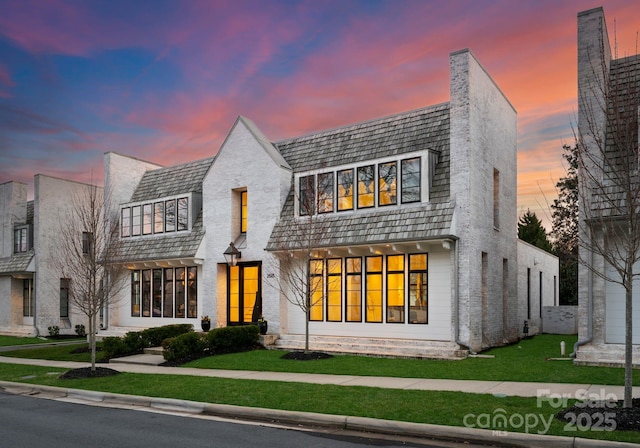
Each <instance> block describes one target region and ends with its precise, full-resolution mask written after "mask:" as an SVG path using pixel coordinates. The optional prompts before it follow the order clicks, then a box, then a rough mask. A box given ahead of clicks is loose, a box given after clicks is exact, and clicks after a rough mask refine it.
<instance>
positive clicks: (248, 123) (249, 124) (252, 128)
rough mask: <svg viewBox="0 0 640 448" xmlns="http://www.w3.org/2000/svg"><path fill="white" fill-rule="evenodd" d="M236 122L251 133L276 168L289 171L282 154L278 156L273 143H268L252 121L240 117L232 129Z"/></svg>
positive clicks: (278, 153)
mask: <svg viewBox="0 0 640 448" xmlns="http://www.w3.org/2000/svg"><path fill="white" fill-rule="evenodd" d="M238 122H240V123H242V124H244V125H245V127H246V128H247V129H248V130H249V132H251V135H253V137H254V138H255V139H256V141H257V142H258V143H260V145H261V146H262V148H263V149H264V150H265V152H266V153H267V154H269V156H270V157H271V158H272V159H273V161H274V162H275V163H276V164H277V165H278V166H281V167H283V168H287V169H291V167H290V166H289V164H288V163H287V161H286V160H285V159H284V157H282V154H280V152H278V150H277V149H276V148H275V147H274V146H273V143H271V142H270V141H269V139H267V138H266V137H265V136H264V134H263V133H262V131H260V129H258V127H257V126H256V125H255V124H254V123H253V121H251V120H249V119H248V118H246V117H243V116H242V115H241V116H239V117H238V119H237V120H236V123H235V124H234V127H235V126H236V125H237V124H238ZM222 147H224V144H223V145H222Z"/></svg>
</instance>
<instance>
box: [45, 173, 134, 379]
mask: <svg viewBox="0 0 640 448" xmlns="http://www.w3.org/2000/svg"><path fill="white" fill-rule="evenodd" d="M70 203H71V207H70V208H69V209H68V210H69V211H68V212H67V213H66V214H65V215H64V216H61V217H60V225H61V226H60V227H61V228H60V233H59V235H60V239H59V243H58V246H57V248H56V261H55V263H56V265H57V266H56V268H57V270H58V271H59V272H60V274H61V276H62V277H61V278H63V279H65V281H66V285H65V286H66V287H67V288H68V301H69V305H70V307H73V309H74V310H77V311H79V312H80V313H82V314H84V315H85V316H86V317H87V319H88V323H89V328H88V335H89V346H90V348H91V370H95V363H96V331H97V329H98V317H99V316H100V312H101V311H102V310H104V309H106V307H107V305H108V304H109V303H115V299H114V298H115V297H117V292H118V291H120V290H121V289H122V288H123V287H124V281H123V278H124V277H125V276H123V275H120V274H121V272H122V271H123V270H124V267H123V266H122V265H121V264H118V263H116V262H115V255H116V253H117V251H118V246H119V241H120V239H119V238H118V226H117V223H118V221H117V220H111V219H107V218H108V213H109V210H111V208H110V207H109V206H108V198H105V194H104V191H103V189H102V188H100V187H98V186H95V185H87V186H86V188H83V189H82V192H81V193H78V194H76V195H74V196H73V197H71V198H70Z"/></svg>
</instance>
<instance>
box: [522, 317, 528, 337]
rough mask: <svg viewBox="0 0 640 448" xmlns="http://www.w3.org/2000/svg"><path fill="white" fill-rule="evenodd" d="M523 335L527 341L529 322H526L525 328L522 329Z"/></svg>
mask: <svg viewBox="0 0 640 448" xmlns="http://www.w3.org/2000/svg"><path fill="white" fill-rule="evenodd" d="M522 334H523V335H524V338H523V339H527V338H528V337H529V322H528V321H526V320H525V321H524V327H522Z"/></svg>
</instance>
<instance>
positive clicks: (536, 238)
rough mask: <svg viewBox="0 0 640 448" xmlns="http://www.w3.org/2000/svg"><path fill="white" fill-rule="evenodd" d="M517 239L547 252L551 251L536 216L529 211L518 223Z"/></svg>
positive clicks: (544, 232)
mask: <svg viewBox="0 0 640 448" xmlns="http://www.w3.org/2000/svg"><path fill="white" fill-rule="evenodd" d="M518 238H520V239H521V240H522V241H526V242H527V243H529V244H533V245H534V246H536V247H539V248H540V249H542V250H546V251H547V252H551V250H552V247H551V243H550V242H549V239H548V238H547V231H546V230H545V228H544V227H543V226H542V222H541V221H540V220H539V219H538V217H537V216H536V214H535V213H533V212H531V211H530V210H527V212H526V213H525V214H524V215H522V216H521V217H520V220H519V221H518Z"/></svg>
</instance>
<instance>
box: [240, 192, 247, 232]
mask: <svg viewBox="0 0 640 448" xmlns="http://www.w3.org/2000/svg"><path fill="white" fill-rule="evenodd" d="M240 233H247V192H246V190H245V191H241V192H240Z"/></svg>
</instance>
